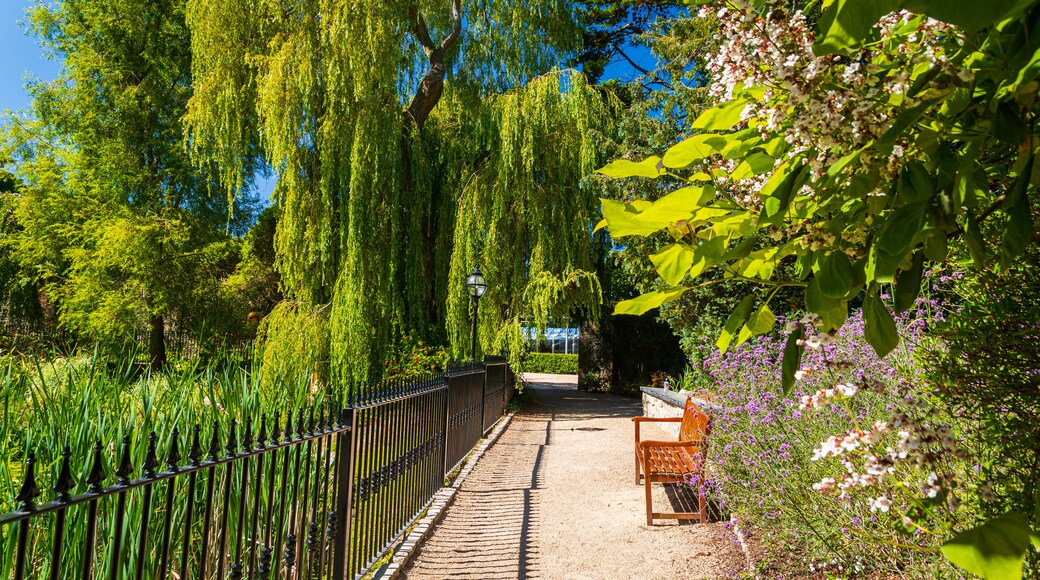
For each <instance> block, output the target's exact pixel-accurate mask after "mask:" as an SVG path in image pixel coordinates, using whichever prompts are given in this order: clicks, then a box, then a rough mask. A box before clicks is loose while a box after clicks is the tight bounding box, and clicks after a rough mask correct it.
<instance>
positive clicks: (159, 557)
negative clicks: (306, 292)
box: [0, 359, 513, 580]
mask: <svg viewBox="0 0 1040 580" xmlns="http://www.w3.org/2000/svg"><path fill="white" fill-rule="evenodd" d="M512 392H513V383H512V373H511V371H510V370H509V367H508V365H507V364H506V363H505V361H504V360H499V359H489V360H487V361H486V362H485V363H482V364H481V363H478V364H473V365H466V366H460V367H453V368H451V369H450V370H449V372H447V373H446V374H444V375H433V376H426V377H421V378H417V379H413V380H409V381H394V382H390V383H384V384H381V385H379V386H378V387H376V388H372V389H370V390H368V391H367V392H363V393H355V394H350V395H348V397H349V399H348V401H347V402H346V404H345V405H343V406H332V405H321V406H317V407H314V408H310V409H306V410H299V411H298V412H296V413H295V414H292V415H270V416H269V415H262V416H261V417H259V420H258V421H254V420H252V419H246V420H245V421H244V422H243V423H241V424H239V423H237V422H235V421H234V420H232V421H231V422H230V426H229V427H228V428H225V429H221V428H220V427H219V426H218V425H217V424H214V425H213V426H212V427H211V428H207V429H202V428H200V427H197V426H196V427H194V428H193V429H192V430H191V432H190V433H187V434H184V433H180V432H178V430H177V429H176V428H174V429H172V430H171V431H170V433H168V434H167V435H166V436H164V437H162V438H161V439H160V437H159V436H158V435H157V434H156V433H154V432H153V433H150V434H148V435H147V436H140V437H137V438H136V440H135V439H134V438H133V437H131V436H124V437H123V438H122V440H121V443H120V444H119V445H118V447H106V444H105V442H104V441H98V442H97V444H96V445H95V446H94V448H93V452H92V454H91V457H89V458H85V457H73V456H72V454H71V453H70V452H69V450H68V449H65V450H64V451H63V452H62V453H60V454H57V455H55V456H53V457H44V456H45V455H48V454H49V453H50V452H51V451H53V450H39V451H40V453H39V454H37V453H34V452H32V451H30V452H28V453H27V458H26V460H25V462H24V465H23V466H21V470H22V473H23V476H22V485H21V487H20V489H19V490H18V492H17V495H16V496H15V498H14V499H15V501H16V502H17V506H18V507H17V509H16V511H13V512H11V513H7V514H3V515H0V577H3V578H12V577H13V578H16V579H22V578H51V579H58V578H84V579H93V578H106V579H112V580H122V579H128V578H133V579H141V578H178V579H181V580H188V579H203V578H220V579H224V578H260V579H267V578H292V579H311V578H335V579H337V580H340V579H345V578H356V577H359V576H361V575H363V574H364V573H365V572H366V571H369V570H371V569H372V568H373V566H374V565H375V564H377V563H379V562H380V561H381V560H382V559H383V558H384V556H385V555H386V554H387V553H388V552H389V551H390V550H391V549H392V548H393V546H394V544H395V542H396V540H397V539H398V538H399V537H400V536H401V535H402V533H403V532H404V531H405V530H406V529H407V528H408V526H409V525H410V524H411V523H412V522H414V521H415V519H416V518H417V517H418V516H419V515H420V514H421V513H422V512H423V511H424V510H425V508H426V506H428V505H429V502H430V501H431V499H432V498H433V496H434V494H435V493H436V492H437V491H438V490H439V489H440V488H441V487H442V486H443V485H444V483H445V477H446V476H447V475H448V474H449V473H450V472H451V471H453V470H454V468H455V467H456V466H457V465H458V464H459V463H460V462H461V461H462V459H464V458H465V456H466V455H467V454H468V453H469V451H470V450H471V449H472V448H473V447H474V445H475V444H476V443H477V441H478V440H479V439H480V437H481V436H482V435H484V434H485V433H486V432H487V430H489V429H490V428H491V427H492V426H493V425H494V423H495V422H496V421H497V420H498V419H499V418H500V417H501V416H502V415H503V413H504V411H505V408H506V405H507V404H508V401H509V398H510V397H511V396H512ZM141 449H143V450H144V451H143V455H142V453H141ZM134 457H143V460H142V461H141V462H140V465H137V466H135V465H133V458H134ZM110 462H111V463H114V465H109V463H110ZM41 487H46V488H49V490H50V493H48V494H47V496H48V500H47V501H42V497H43V494H42V492H41V489H40V488H41Z"/></svg>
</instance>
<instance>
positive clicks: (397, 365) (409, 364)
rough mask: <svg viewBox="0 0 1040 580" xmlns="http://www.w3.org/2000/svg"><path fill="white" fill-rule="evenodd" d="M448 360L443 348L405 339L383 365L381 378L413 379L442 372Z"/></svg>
mask: <svg viewBox="0 0 1040 580" xmlns="http://www.w3.org/2000/svg"><path fill="white" fill-rule="evenodd" d="M449 358H450V355H449V353H448V350H447V349H446V348H444V347H436V346H431V345H428V344H424V343H423V341H421V340H414V339H412V338H405V339H404V340H402V341H401V345H400V346H399V347H398V348H397V351H396V352H395V353H394V354H393V356H391V357H390V358H388V359H387V361H386V363H384V370H383V378H384V379H393V378H397V377H413V376H417V375H423V374H427V373H432V372H436V371H442V370H444V368H445V367H446V366H447V364H448V359H449Z"/></svg>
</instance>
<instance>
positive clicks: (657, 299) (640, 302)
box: [614, 288, 689, 316]
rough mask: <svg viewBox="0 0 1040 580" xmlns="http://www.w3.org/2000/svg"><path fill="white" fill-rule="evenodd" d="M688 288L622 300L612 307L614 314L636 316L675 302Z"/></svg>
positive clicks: (656, 291) (660, 291) (654, 292)
mask: <svg viewBox="0 0 1040 580" xmlns="http://www.w3.org/2000/svg"><path fill="white" fill-rule="evenodd" d="M687 290H689V288H669V289H668V290H654V291H652V292H647V293H646V294H643V295H641V296H636V297H635V298H632V299H631V300H622V301H621V302H618V304H617V306H615V307H614V314H632V315H635V316H638V315H640V314H646V313H647V312H649V311H651V310H653V309H654V308H657V307H659V306H661V305H662V304H667V303H668V302H671V301H673V300H677V299H678V298H679V297H680V296H682V295H683V293H684V292H686V291H687Z"/></svg>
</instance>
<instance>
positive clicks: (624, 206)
mask: <svg viewBox="0 0 1040 580" xmlns="http://www.w3.org/2000/svg"><path fill="white" fill-rule="evenodd" d="M714 192H715V190H714V189H712V188H710V187H684V188H682V189H677V190H675V191H673V192H672V193H669V194H668V195H666V196H664V197H662V198H661V199H659V200H657V201H655V202H653V203H650V202H648V201H635V202H632V203H624V202H620V201H616V200H612V199H604V198H600V206H601V209H602V211H603V218H604V219H605V220H606V221H607V226H608V227H609V228H610V235H611V236H613V237H614V238H622V237H625V236H646V235H649V234H652V233H654V232H658V231H660V230H662V229H664V228H665V227H667V226H670V225H672V224H673V223H675V222H678V221H683V220H688V219H690V218H692V217H694V215H695V213H696V212H708V213H711V212H714V213H715V214H726V213H728V212H727V211H726V210H716V209H714V208H705V207H701V205H702V204H703V203H706V202H707V201H709V200H711V199H712V198H713V197H714V195H715V193H714Z"/></svg>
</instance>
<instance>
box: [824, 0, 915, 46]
mask: <svg viewBox="0 0 1040 580" xmlns="http://www.w3.org/2000/svg"><path fill="white" fill-rule="evenodd" d="M898 9H899V2H898V1H897V0H879V1H873V0H872V1H870V2H864V1H863V0H834V2H832V3H831V5H830V6H828V7H827V9H826V10H824V11H823V15H822V16H821V17H820V23H819V26H818V29H819V31H820V35H819V36H818V37H817V39H816V42H815V43H814V44H813V52H814V53H816V54H817V55H818V56H823V55H826V54H835V53H844V52H849V51H851V50H852V49H853V48H855V47H857V46H858V45H859V44H860V43H861V42H862V41H863V40H864V39H865V38H866V37H867V35H868V34H870V29H871V28H872V27H873V26H874V24H876V23H877V21H878V20H879V19H880V18H881V17H882V16H884V15H885V14H888V13H889V12H894V11H896V10H898Z"/></svg>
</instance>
